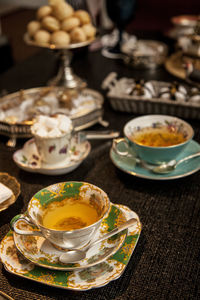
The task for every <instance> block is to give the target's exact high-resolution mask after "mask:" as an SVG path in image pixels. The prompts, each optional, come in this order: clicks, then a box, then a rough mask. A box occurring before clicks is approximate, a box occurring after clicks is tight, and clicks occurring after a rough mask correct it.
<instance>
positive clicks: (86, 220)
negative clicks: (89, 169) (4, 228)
mask: <svg viewBox="0 0 200 300" xmlns="http://www.w3.org/2000/svg"><path fill="white" fill-rule="evenodd" d="M109 208H110V200H109V198H108V196H107V194H106V193H105V192H104V191H103V190H102V189H100V188H99V187H97V186H95V185H92V184H90V183H86V182H74V181H72V182H61V183H56V184H53V185H51V186H48V187H46V188H44V189H42V190H40V191H39V192H37V193H36V194H35V195H34V196H33V197H32V199H31V200H30V202H29V204H28V209H27V213H26V214H24V215H18V216H16V217H14V218H13V220H12V221H11V227H12V229H13V230H14V231H15V232H16V233H17V234H21V235H39V236H43V237H44V238H46V239H48V240H49V241H50V242H51V243H52V244H53V245H55V246H57V247H61V248H63V249H74V248H80V247H82V246H85V245H86V244H88V243H89V242H90V241H91V240H92V238H93V237H94V235H95V233H96V231H97V230H98V228H99V227H100V225H101V222H102V220H103V218H105V216H106V215H107V213H108V211H109ZM30 225H31V228H29V226H30Z"/></svg>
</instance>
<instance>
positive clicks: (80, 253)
mask: <svg viewBox="0 0 200 300" xmlns="http://www.w3.org/2000/svg"><path fill="white" fill-rule="evenodd" d="M137 222H138V221H137V219H135V218H131V219H130V220H128V221H127V222H125V223H123V224H122V225H120V226H118V227H116V228H115V229H113V230H112V231H110V232H108V233H107V234H105V235H103V236H102V237H101V238H99V239H98V240H96V241H94V242H92V243H91V244H89V245H88V246H87V247H86V248H85V249H84V250H80V249H73V250H68V251H67V252H65V253H63V254H61V255H60V257H59V260H60V262H62V263H64V264H68V263H76V262H79V261H80V260H82V259H84V258H85V257H86V254H87V251H88V250H89V249H90V248H91V247H93V246H94V245H96V244H98V243H100V242H102V241H104V240H107V239H108V238H110V237H112V236H113V235H115V234H117V233H119V232H121V231H123V230H124V229H127V228H128V227H130V226H133V225H135V224H137Z"/></svg>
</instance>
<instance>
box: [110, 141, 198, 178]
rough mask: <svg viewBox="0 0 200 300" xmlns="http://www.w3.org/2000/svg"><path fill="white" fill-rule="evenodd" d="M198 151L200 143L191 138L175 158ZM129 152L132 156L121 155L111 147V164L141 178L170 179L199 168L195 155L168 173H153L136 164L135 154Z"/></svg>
mask: <svg viewBox="0 0 200 300" xmlns="http://www.w3.org/2000/svg"><path fill="white" fill-rule="evenodd" d="M119 146H120V145H119ZM123 151H124V150H123ZM199 151H200V144H198V143H197V142H195V141H194V140H191V141H190V142H189V143H188V145H187V146H186V147H185V149H184V150H183V152H182V153H181V154H179V156H177V158H176V160H177V161H178V160H180V159H182V158H184V157H186V156H189V155H191V154H194V153H196V152H199ZM129 152H131V151H129ZM131 154H132V157H122V156H120V155H119V154H117V153H115V151H114V150H113V148H111V150H110V158H111V160H112V162H113V164H114V165H115V166H116V167H117V168H119V169H120V170H122V171H124V172H126V173H128V174H131V175H134V176H137V177H141V178H146V179H152V180H171V179H177V178H182V177H186V176H189V175H191V174H193V173H195V172H197V171H199V170H200V157H196V158H194V159H190V160H188V161H185V162H184V163H182V164H180V165H178V166H177V168H176V169H175V170H173V171H172V172H170V173H168V174H155V173H153V172H152V171H150V170H146V169H144V168H143V167H142V166H140V165H137V164H136V161H135V157H136V154H135V153H133V152H132V153H131ZM134 155H135V156H134Z"/></svg>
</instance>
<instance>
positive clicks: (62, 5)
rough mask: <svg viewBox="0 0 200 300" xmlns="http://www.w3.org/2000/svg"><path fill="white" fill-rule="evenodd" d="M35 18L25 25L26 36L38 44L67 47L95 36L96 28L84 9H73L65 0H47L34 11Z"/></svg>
mask: <svg viewBox="0 0 200 300" xmlns="http://www.w3.org/2000/svg"><path fill="white" fill-rule="evenodd" d="M36 17H37V20H34V21H31V22H29V23H28V25H27V32H28V36H29V37H30V39H31V40H32V41H34V42H35V43H36V44H38V45H46V44H53V45H55V46H56V47H67V46H69V44H73V43H81V42H86V41H87V40H90V39H92V38H94V37H95V34H96V28H95V27H94V26H93V25H92V23H91V17H90V15H89V14H88V12H87V11H85V10H81V9H80V10H76V11H75V10H74V9H73V7H72V6H71V5H70V4H68V3H67V2H65V0H49V5H45V6H41V7H40V8H39V9H38V10H37V13H36Z"/></svg>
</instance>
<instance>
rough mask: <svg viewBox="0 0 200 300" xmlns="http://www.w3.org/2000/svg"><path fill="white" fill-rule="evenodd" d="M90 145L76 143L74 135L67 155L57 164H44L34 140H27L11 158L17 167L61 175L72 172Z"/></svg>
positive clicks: (29, 170)
mask: <svg viewBox="0 0 200 300" xmlns="http://www.w3.org/2000/svg"><path fill="white" fill-rule="evenodd" d="M90 150H91V145H90V143H89V142H88V141H83V142H81V143H78V137H77V135H75V136H74V137H73V138H72V141H71V147H70V153H69V155H68V157H67V158H66V159H65V160H64V161H62V162H60V163H57V164H46V163H43V162H41V159H40V156H39V154H38V151H37V147H36V144H35V140H34V139H31V140H28V141H27V142H26V143H25V144H24V146H23V148H22V149H20V150H17V151H16V152H15V153H14V154H13V160H14V162H15V163H16V164H17V165H18V167H19V168H20V169H22V170H24V171H27V172H31V173H41V174H45V175H61V174H67V173H69V172H72V171H73V170H74V169H76V168H77V167H78V166H79V165H80V164H81V163H82V162H83V160H84V159H85V158H86V157H87V156H88V154H89V153H90Z"/></svg>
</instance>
